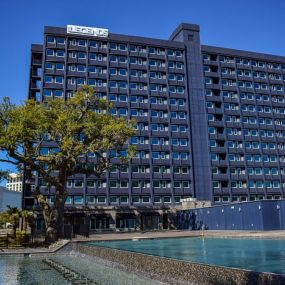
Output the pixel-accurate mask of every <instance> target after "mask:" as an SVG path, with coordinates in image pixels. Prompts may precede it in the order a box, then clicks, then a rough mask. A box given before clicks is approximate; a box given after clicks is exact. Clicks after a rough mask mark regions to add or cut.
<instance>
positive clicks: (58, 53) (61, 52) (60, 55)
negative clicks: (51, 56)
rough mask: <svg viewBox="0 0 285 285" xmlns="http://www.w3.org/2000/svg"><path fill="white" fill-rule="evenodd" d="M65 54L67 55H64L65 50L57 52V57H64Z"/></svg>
mask: <svg viewBox="0 0 285 285" xmlns="http://www.w3.org/2000/svg"><path fill="white" fill-rule="evenodd" d="M64 54H65V53H64V51H63V50H57V51H56V56H57V57H63V56H64Z"/></svg>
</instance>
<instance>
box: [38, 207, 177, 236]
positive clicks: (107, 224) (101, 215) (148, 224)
mask: <svg viewBox="0 0 285 285" xmlns="http://www.w3.org/2000/svg"><path fill="white" fill-rule="evenodd" d="M170 213H171V212H170V211H169V212H168V211H166V210H159V209H158V210H155V209H118V210H116V209H102V210H99V209H96V210H88V212H87V211H84V210H82V211H79V210H77V211H71V210H69V211H66V213H65V215H64V235H65V237H66V238H72V237H75V236H89V235H90V234H92V233H95V232H98V231H153V230H166V229H170V228H172V227H170V221H169V216H170ZM36 229H37V231H38V232H41V233H44V232H45V225H44V221H43V217H42V215H41V214H38V218H37V223H36Z"/></svg>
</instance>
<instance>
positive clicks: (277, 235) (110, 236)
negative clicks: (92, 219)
mask: <svg viewBox="0 0 285 285" xmlns="http://www.w3.org/2000/svg"><path fill="white" fill-rule="evenodd" d="M199 236H205V237H225V238H234V237H236V238H273V239H285V231H266V232H265V231H204V232H202V231H177V230H173V231H168V230H166V231H155V232H114V233H113V232H112V233H98V234H92V235H90V237H89V238H84V237H79V238H75V239H72V241H71V242H82V241H83V242H88V241H103V240H125V239H143V238H174V237H199ZM69 242H70V241H66V242H65V243H64V244H63V245H62V246H59V247H55V248H45V247H39V248H19V249H12V248H11V249H10V248H9V249H0V256H1V255H7V254H8V255H10V254H11V255H12V254H40V253H41V254H45V253H54V252H56V251H57V250H58V249H60V248H62V247H63V246H65V245H66V244H68V243H69Z"/></svg>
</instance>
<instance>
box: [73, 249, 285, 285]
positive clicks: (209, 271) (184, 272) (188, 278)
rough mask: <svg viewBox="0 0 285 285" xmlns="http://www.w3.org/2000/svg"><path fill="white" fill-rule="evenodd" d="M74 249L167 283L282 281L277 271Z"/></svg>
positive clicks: (261, 283)
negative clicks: (260, 271)
mask: <svg viewBox="0 0 285 285" xmlns="http://www.w3.org/2000/svg"><path fill="white" fill-rule="evenodd" d="M74 250H77V251H79V252H81V253H84V254H87V255H94V256H97V257H99V258H102V259H105V260H108V261H111V262H113V263H116V264H119V265H123V266H124V267H125V268H127V269H128V270H129V271H131V272H137V273H140V274H143V275H145V276H147V277H150V278H153V279H156V280H160V281H162V282H167V283H168V284H177V285H178V284H179V285H183V284H198V285H206V284H207V285H208V284H209V285H210V284H211V285H214V284H223V285H226V284H227V285H231V284H237V285H257V284H258V285H265V284H274V285H277V284H278V285H279V284H280V285H284V284H285V276H283V275H277V274H269V273H257V272H252V271H246V270H240V269H231V268H226V267H220V266H211V265H205V264H198V263H190V262H185V261H179V260H173V259H168V258H162V257H156V256H150V255H145V254H141V253H133V252H128V251H122V250H117V249H111V248H104V247H99V246H88V245H86V244H81V243H77V244H74Z"/></svg>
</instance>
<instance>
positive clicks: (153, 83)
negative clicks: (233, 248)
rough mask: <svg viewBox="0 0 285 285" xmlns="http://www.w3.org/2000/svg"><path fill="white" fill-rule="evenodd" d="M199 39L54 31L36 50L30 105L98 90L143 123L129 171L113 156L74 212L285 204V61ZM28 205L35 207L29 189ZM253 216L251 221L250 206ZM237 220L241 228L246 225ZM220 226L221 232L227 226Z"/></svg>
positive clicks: (77, 182)
mask: <svg viewBox="0 0 285 285" xmlns="http://www.w3.org/2000/svg"><path fill="white" fill-rule="evenodd" d="M199 32H200V28H199V26H198V25H192V24H181V25H179V26H178V27H177V28H176V29H175V31H174V32H173V33H172V35H171V36H170V39H169V40H160V39H151V38H143V37H135V36H126V35H118V34H109V36H108V37H106V38H99V37H91V36H86V35H84V36H80V35H73V34H69V33H67V30H66V29H65V28H56V27H45V31H44V41H43V45H32V49H31V67H30V84H29V98H32V99H35V100H37V101H39V102H45V101H46V100H51V99H53V98H69V97H71V96H73V94H74V91H75V90H76V89H77V88H78V87H79V86H80V85H82V84H89V85H91V86H94V88H95V89H96V91H97V94H99V95H100V96H101V97H102V98H105V99H108V100H110V101H111V102H112V103H113V105H114V109H113V110H112V112H113V115H114V116H123V117H126V118H134V119H135V120H136V121H137V135H136V136H135V137H134V138H132V139H131V140H130V141H129V143H131V144H136V146H137V153H136V156H135V157H134V158H133V159H132V160H131V161H130V163H128V164H127V165H120V162H119V160H118V159H116V158H113V159H112V161H113V162H114V164H117V167H116V168H115V169H114V170H112V171H107V172H106V173H105V174H104V175H103V176H102V177H101V178H99V179H98V178H96V177H95V176H90V177H84V176H79V175H78V176H76V177H70V181H69V182H68V192H69V197H68V199H67V202H66V203H67V205H74V206H80V207H81V206H83V205H88V206H92V205H93V206H97V205H102V206H104V205H108V206H158V207H160V206H161V207H162V206H168V207H172V206H175V204H177V203H179V201H180V200H181V199H182V198H188V197H194V198H197V199H198V200H210V201H213V202H214V203H230V202H244V201H255V200H264V199H266V200H279V199H281V198H283V197H284V191H285V98H284V80H285V58H284V57H281V56H274V55H266V54H261V53H255V52H247V51H239V50H233V49H226V48H218V47H212V46H204V45H201V43H200V33H199ZM43 151H45V150H43ZM87 159H90V160H92V159H93V158H92V157H88V158H87ZM36 183H37V184H39V186H41V189H42V190H43V191H44V193H45V195H47V196H48V197H49V199H50V201H51V202H52V200H53V195H54V189H46V186H45V182H44V181H43V180H42V179H41V177H37V182H36ZM24 205H26V206H27V205H29V206H32V205H33V198H32V197H31V191H30V189H29V187H28V186H26V187H25V189H24ZM244 207H245V206H244ZM213 211H214V210H213ZM244 211H248V214H249V215H250V211H251V208H249V209H246V208H245V209H244ZM232 213H233V212H231V211H230V212H229V213H228V215H227V217H232V219H235V221H234V222H233V223H232V224H233V225H232V226H231V227H236V226H237V224H240V220H241V219H243V218H242V215H240V216H232ZM204 218H205V219H208V216H207V217H206V216H205V217H204ZM228 219H229V220H231V218H228ZM220 222H221V221H219V222H218V221H217V222H216V224H217V226H216V227H222V226H223V227H224V226H225V225H226V224H227V223H226V221H223V222H221V223H224V224H219V223H220ZM248 223H249V224H248V228H250V227H251V224H250V222H248ZM262 223H263V222H262ZM264 223H265V222H264ZM243 224H246V222H245V221H244V223H243ZM255 224H256V223H254V225H255Z"/></svg>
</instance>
